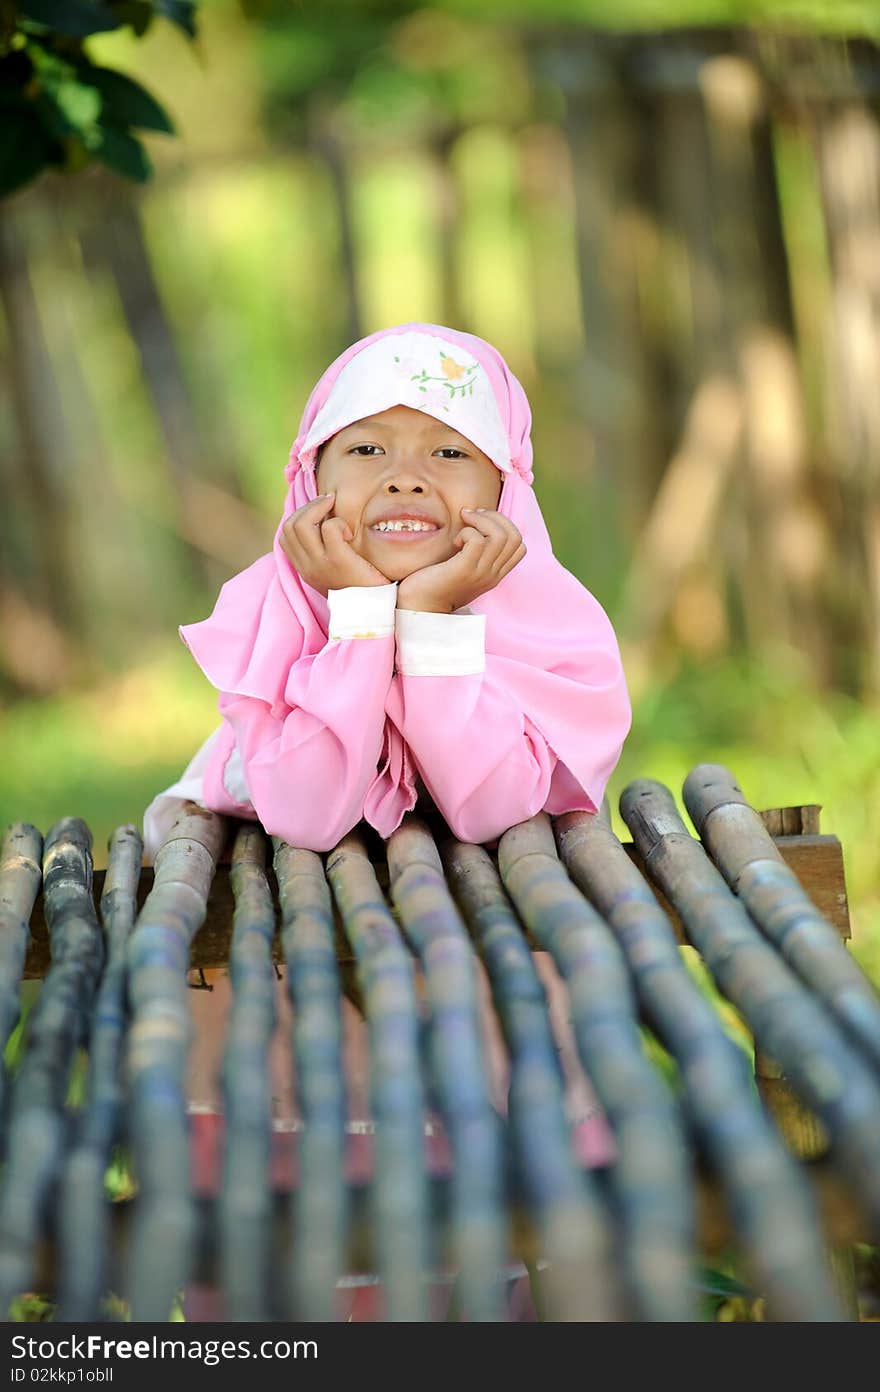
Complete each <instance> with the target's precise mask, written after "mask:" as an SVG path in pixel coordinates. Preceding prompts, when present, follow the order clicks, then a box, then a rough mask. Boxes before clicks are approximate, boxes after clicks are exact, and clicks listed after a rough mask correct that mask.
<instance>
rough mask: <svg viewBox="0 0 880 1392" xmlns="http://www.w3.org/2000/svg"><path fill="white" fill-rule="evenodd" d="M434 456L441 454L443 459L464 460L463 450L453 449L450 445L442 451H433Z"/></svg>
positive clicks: (465, 456)
mask: <svg viewBox="0 0 880 1392" xmlns="http://www.w3.org/2000/svg"><path fill="white" fill-rule="evenodd" d="M434 453H435V454H442V455H443V457H444V459H466V458H467V455H466V454H465V452H464V450H460V449H455V448H454V447H453V446H452V445H448V446H445V447H444V448H443V449H438V450H435V451H434Z"/></svg>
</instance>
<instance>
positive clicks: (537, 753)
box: [204, 584, 629, 851]
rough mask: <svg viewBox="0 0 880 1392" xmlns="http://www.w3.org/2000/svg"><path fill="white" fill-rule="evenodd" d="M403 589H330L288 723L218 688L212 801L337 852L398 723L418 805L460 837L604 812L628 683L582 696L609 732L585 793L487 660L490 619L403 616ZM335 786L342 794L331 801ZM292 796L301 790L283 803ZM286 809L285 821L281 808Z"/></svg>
mask: <svg viewBox="0 0 880 1392" xmlns="http://www.w3.org/2000/svg"><path fill="white" fill-rule="evenodd" d="M396 588H397V587H396V586H395V585H393V584H390V585H387V586H375V587H352V588H350V589H346V590H336V591H334V590H331V591H330V593H329V595H328V603H329V607H330V624H329V637H328V641H327V644H326V645H325V647H324V648H323V649H321V650H320V651H319V652H317V653H314V654H311V655H309V656H306V657H303V658H301V659H300V660H298V661H297V662H295V663H294V664H293V666H292V667H291V669H290V673H289V676H288V680H287V685H286V689H285V703H286V704H287V705H288V706H289V707H290V710H289V713H287V714H286V715H285V716H284V717H283V718H278V717H276V716H273V714H272V713H271V711H270V709H269V707H268V706H267V704H266V703H265V702H264V701H261V700H258V699H256V698H254V697H250V696H241V695H232V694H229V693H221V696H220V702H219V708H220V712H221V714H222V716H223V720H224V727H223V731H222V736H221V739H222V747H221V749H220V750H218V751H216V753H217V757H215V758H214V759H212V761H211V768H212V769H213V770H214V772H213V774H211V773H210V772H209V773H208V775H207V776H206V779H205V787H204V793H205V801H206V803H207V805H209V806H212V807H214V808H215V809H216V810H219V811H224V812H228V813H230V814H233V815H234V814H238V815H240V816H242V815H245V816H246V815H255V816H256V817H258V818H259V820H260V821H261V822H262V823H263V825H264V827H265V828H266V830H267V832H269V833H270V834H273V835H278V836H281V837H283V839H284V840H286V841H288V842H290V843H291V844H293V845H298V846H303V847H306V848H308V849H311V850H315V851H324V850H329V849H331V848H332V847H333V846H335V845H336V844H337V843H338V841H339V840H340V839H341V837H343V836H344V835H345V834H346V833H347V832H348V831H350V830H351V829H352V827H354V826H356V825H357V823H358V822H359V821H360V819H361V818H362V817H363V816H364V815H365V811H364V804H365V801H366V800H367V798H368V793H369V790H370V788H371V786H372V785H373V784H374V782H375V780H376V778H377V766H378V767H379V768H381V766H382V764H383V761H387V757H388V748H387V741H386V734H385V731H386V719H390V721H391V722H393V724H394V726H396V728H397V730H398V731H399V732H400V734H401V735H402V737H403V741H404V753H403V765H404V766H403V769H402V781H403V784H404V786H405V787H407V788H408V790H409V793H410V796H409V797H408V798H407V802H408V805H409V807H412V806H413V805H414V804H415V801H416V796H417V792H418V791H419V784H420V785H421V788H423V789H424V790H425V791H426V792H427V794H428V795H429V796H430V798H432V799H433V801H434V803H435V805H436V806H437V808H438V809H439V811H440V812H441V814H442V815H443V817H444V818H445V820H446V822H447V824H448V825H449V827H450V829H451V830H452V832H453V833H454V834H455V835H456V836H458V837H459V838H460V839H462V840H466V841H471V842H478V843H486V842H491V841H493V840H495V839H496V838H497V837H498V836H500V835H501V834H502V832H504V831H505V830H507V828H508V827H510V826H512V825H514V824H516V823H517V822H519V821H523V820H525V819H526V818H528V817H530V816H532V815H533V814H534V813H536V812H538V811H540V810H541V809H545V810H547V811H548V812H550V813H554V814H555V813H559V812H563V811H570V810H574V809H575V808H585V809H587V810H591V811H593V810H596V808H597V806H598V803H599V802H601V797H602V793H603V792H604V785H605V781H606V779H607V776H608V773H610V771H611V769H612V768H613V766H614V764H615V763H616V760H617V757H618V755H619V752H620V746H621V745H622V742H623V739H624V737H625V734H626V732H627V730H628V728H629V707H628V703H624V704H625V711H626V719H625V721H624V720H622V718H621V714H620V711H621V702H620V692H619V687H618V685H617V684H614V685H613V688H612V685H611V684H609V685H608V687H607V688H603V687H602V685H601V683H600V684H599V685H597V687H596V688H595V689H591V688H587V687H585V688H584V710H583V716H584V729H585V731H587V730H589V728H590V726H591V724H592V725H593V726H594V727H595V730H596V731H597V732H599V742H598V743H597V742H596V740H595V739H594V740H593V748H592V751H591V767H594V769H595V778H594V781H593V782H592V784H591V785H590V786H588V787H584V786H582V785H581V784H580V783H579V782H578V781H577V780H576V779H575V778H574V776H573V775H572V773H571V772H570V771H569V769H568V768H567V767H566V766H565V764H563V763H562V761H561V760H560V759H559V758H558V757H557V756H556V754H555V753H554V751H553V750H552V749H551V748H550V747H549V745H548V742H547V740H546V739H545V738H544V736H543V735H542V733H541V731H540V729H539V728H538V726H537V725H536V724H535V722H534V720H533V719H532V717H531V716H530V714H529V712H528V711H527V710H524V709H522V705H521V703H520V701H519V700H518V699H517V697H516V696H515V695H514V694H513V693H512V692H511V691H510V690H509V689H508V687H507V685H506V683H505V674H504V659H503V658H498V657H495V656H494V655H493V654H491V653H489V654H487V653H486V651H485V626H486V616H485V615H483V614H471V613H468V612H459V613H456V614H452V615H447V614H423V613H416V612H412V611H408V610H396V608H395V604H396ZM615 670H616V669H615ZM561 680H562V678H560V681H561ZM609 712H616V713H617V715H616V723H615V722H613V721H611V722H609V719H608V713H609ZM591 714H592V715H594V716H597V717H598V719H595V720H593V721H591ZM587 738H589V736H587ZM603 745H604V747H603ZM407 749H408V750H409V753H410V754H411V756H412V761H413V763H414V768H413V767H412V765H411V764H410V761H409V759H408V758H407V755H406V751H407ZM328 785H329V786H332V787H333V789H334V796H333V798H332V799H328V798H326V797H324V796H322V790H325V789H326V788H327V787H328ZM292 788H295V789H296V790H297V795H296V796H295V797H292V798H291V797H288V798H287V799H285V797H284V790H285V789H292ZM304 789H308V790H309V791H310V794H311V795H310V796H309V797H307V798H303V797H302V795H301V794H302V790H304ZM279 807H284V808H285V811H284V813H283V818H282V821H281V822H279V821H278V818H277V816H273V813H272V811H271V809H273V808H274V809H277V808H279ZM404 810H407V809H406V808H404ZM402 815H403V812H402V811H400V812H399V813H398V815H397V817H396V819H394V824H393V825H392V824H390V823H388V822H387V821H384V822H383V814H382V813H381V812H380V815H378V816H376V815H375V814H374V815H373V816H372V818H370V817H369V813H368V819H370V820H372V821H373V823H374V825H376V829H377V830H378V831H379V832H380V834H381V835H382V836H385V837H387V836H388V835H390V834H391V832H392V831H393V830H394V829H395V825H397V824H398V823H399V821H400V817H401V816H402ZM378 823H382V824H378Z"/></svg>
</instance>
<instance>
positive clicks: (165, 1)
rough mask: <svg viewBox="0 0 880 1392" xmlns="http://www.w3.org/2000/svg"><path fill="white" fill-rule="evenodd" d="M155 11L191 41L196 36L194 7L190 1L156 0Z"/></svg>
mask: <svg viewBox="0 0 880 1392" xmlns="http://www.w3.org/2000/svg"><path fill="white" fill-rule="evenodd" d="M156 9H157V10H158V11H159V13H160V14H161V15H164V16H165V18H166V19H167V20H170V21H171V23H172V24H176V25H177V27H178V29H182V30H183V32H184V33H185V34H188V35H189V37H190V38H191V39H194V38H195V36H196V7H195V5H194V4H193V3H192V0H156Z"/></svg>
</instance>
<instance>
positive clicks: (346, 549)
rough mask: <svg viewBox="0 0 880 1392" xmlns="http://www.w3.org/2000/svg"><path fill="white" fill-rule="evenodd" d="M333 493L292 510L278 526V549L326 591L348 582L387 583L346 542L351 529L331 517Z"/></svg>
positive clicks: (309, 581)
mask: <svg viewBox="0 0 880 1392" xmlns="http://www.w3.org/2000/svg"><path fill="white" fill-rule="evenodd" d="M335 496H336V495H335V494H333V493H325V494H322V495H321V496H320V497H318V498H313V499H312V501H311V502H310V503H306V504H305V505H304V506H303V507H301V508H297V510H296V512H294V513H291V515H290V517H288V519H287V521H286V522H285V523H284V526H283V527H282V529H281V549H282V551H283V552H284V554H285V556H286V557H287V559H288V560H289V561H290V562H291V564H292V565H293V566H294V567H295V569H296V570H297V571H298V573H299V575H300V578H301V579H303V580H305V582H306V584H307V585H311V587H312V589H314V590H317V591H318V592H319V594H322V595H325V596H326V594H327V591H328V590H344V589H346V588H347V587H348V586H349V585H390V584H391V581H390V580H389V579H388V577H387V576H386V575H383V574H382V572H381V570H377V569H376V567H375V566H374V565H371V564H370V562H369V561H368V560H365V558H364V557H363V556H359V555H358V553H357V552H356V551H355V550H354V548H353V547H351V546H349V542H350V541H351V539H352V535H353V533H352V530H351V528H350V527H349V525H348V523H347V522H346V521H345V519H344V518H342V517H331V516H330V513H331V512H332V510H333V503H334V501H335Z"/></svg>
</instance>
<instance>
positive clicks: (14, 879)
mask: <svg viewBox="0 0 880 1392" xmlns="http://www.w3.org/2000/svg"><path fill="white" fill-rule="evenodd" d="M42 853H43V838H42V836H41V834H40V833H39V832H38V831H37V828H36V827H35V826H31V824H30V823H29V822H15V823H14V825H12V826H11V827H9V828H8V829H7V831H6V834H5V836H4V837H3V847H2V850H0V1050H3V1049H5V1047H6V1044H7V1042H8V1040H9V1036H10V1035H11V1033H12V1031H13V1029H14V1028H15V1025H16V1023H17V1021H18V1017H19V1011H20V1006H19V997H20V992H21V977H22V971H23V968H24V961H25V952H26V950H27V943H28V935H29V924H30V918H31V911H32V910H33V907H34V902H35V901H36V898H37V894H38V893H39V890H40V883H41V880H42V874H43V872H42V865H41V859H42ZM7 1090H8V1075H7V1071H6V1064H5V1061H4V1062H2V1063H0V1124H2V1127H3V1131H2V1138H0V1155H2V1154H3V1153H4V1152H5V1149H6V1126H5V1120H6V1102H7Z"/></svg>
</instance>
